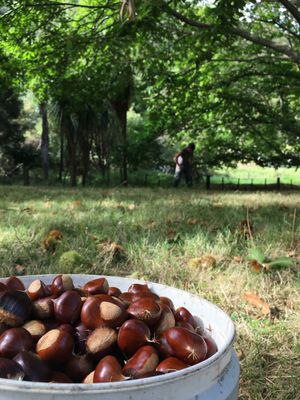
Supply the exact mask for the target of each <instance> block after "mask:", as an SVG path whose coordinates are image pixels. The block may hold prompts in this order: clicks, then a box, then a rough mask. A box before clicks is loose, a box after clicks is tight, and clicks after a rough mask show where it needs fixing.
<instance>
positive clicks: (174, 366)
mask: <svg viewBox="0 0 300 400" xmlns="http://www.w3.org/2000/svg"><path fill="white" fill-rule="evenodd" d="M187 367H189V365H188V364H186V363H184V362H183V361H181V360H179V359H178V358H176V357H168V358H165V359H164V360H163V361H161V362H160V363H159V364H158V366H157V367H156V371H159V372H163V373H164V374H166V373H168V372H173V371H179V370H180V369H184V368H187Z"/></svg>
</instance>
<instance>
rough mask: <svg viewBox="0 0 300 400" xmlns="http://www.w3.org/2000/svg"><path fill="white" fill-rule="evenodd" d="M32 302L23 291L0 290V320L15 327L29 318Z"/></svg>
mask: <svg viewBox="0 0 300 400" xmlns="http://www.w3.org/2000/svg"><path fill="white" fill-rule="evenodd" d="M31 310H32V303H31V300H30V299H29V297H28V296H27V294H26V293H25V292H21V291H20V290H6V291H4V292H0V322H4V323H5V324H7V325H9V326H12V327H16V326H20V325H23V323H24V322H25V321H26V320H27V319H28V318H29V316H30V314H31Z"/></svg>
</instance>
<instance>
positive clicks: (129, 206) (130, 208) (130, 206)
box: [128, 204, 137, 211]
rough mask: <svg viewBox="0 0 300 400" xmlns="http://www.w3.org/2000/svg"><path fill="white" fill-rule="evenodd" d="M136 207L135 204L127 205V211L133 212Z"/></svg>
mask: <svg viewBox="0 0 300 400" xmlns="http://www.w3.org/2000/svg"><path fill="white" fill-rule="evenodd" d="M136 208H137V206H136V205H135V204H128V210H130V211H132V210H135V209H136Z"/></svg>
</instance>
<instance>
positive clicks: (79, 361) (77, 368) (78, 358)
mask: <svg viewBox="0 0 300 400" xmlns="http://www.w3.org/2000/svg"><path fill="white" fill-rule="evenodd" d="M93 370H94V364H93V362H92V360H91V359H90V358H89V357H88V356H86V355H73V356H72V357H71V358H70V360H69V361H68V362H67V363H66V365H65V366H64V369H63V372H64V373H65V374H66V375H67V376H68V377H69V378H70V379H71V380H72V381H73V382H75V383H80V382H82V380H83V379H84V378H85V377H86V376H87V375H88V374H89V373H91V372H92V371H93Z"/></svg>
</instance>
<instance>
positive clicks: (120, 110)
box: [113, 85, 130, 186]
mask: <svg viewBox="0 0 300 400" xmlns="http://www.w3.org/2000/svg"><path fill="white" fill-rule="evenodd" d="M129 100H130V86H129V85H128V86H127V87H126V88H125V90H124V91H123V92H122V93H121V95H120V97H119V98H118V99H116V100H115V101H113V106H114V109H115V111H116V113H117V116H118V119H119V123H120V131H121V137H122V161H121V165H120V168H121V182H122V183H123V184H124V185H125V186H126V185H127V183H128V168H127V164H128V160H127V147H128V138H127V111H128V109H129Z"/></svg>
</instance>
